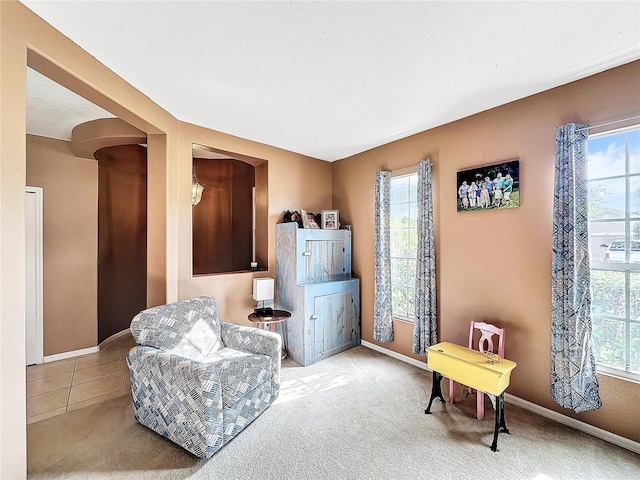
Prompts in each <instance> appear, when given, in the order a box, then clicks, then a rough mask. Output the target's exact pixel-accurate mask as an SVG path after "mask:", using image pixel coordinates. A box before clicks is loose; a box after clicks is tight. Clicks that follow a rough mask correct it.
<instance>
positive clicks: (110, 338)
mask: <svg viewBox="0 0 640 480" xmlns="http://www.w3.org/2000/svg"><path fill="white" fill-rule="evenodd" d="M128 333H131V330H129V329H128V328H125V329H124V330H122V331H121V332H118V333H114V334H113V335H111V336H110V337H109V338H107V339H105V340H103V341H102V342H100V345H98V347H99V348H100V350H102V348H103V347H104V346H105V345H106V344H107V343H109V342H112V341H113V340H115V339H116V338H120V337H123V336H124V335H127V334H128Z"/></svg>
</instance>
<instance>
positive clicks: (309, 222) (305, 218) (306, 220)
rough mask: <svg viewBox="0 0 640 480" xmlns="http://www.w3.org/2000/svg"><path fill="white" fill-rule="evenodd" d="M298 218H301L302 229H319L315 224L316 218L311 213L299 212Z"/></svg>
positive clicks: (316, 223)
mask: <svg viewBox="0 0 640 480" xmlns="http://www.w3.org/2000/svg"><path fill="white" fill-rule="evenodd" d="M300 216H301V217H302V226H303V227H304V228H320V227H319V226H318V222H316V216H315V215H314V214H313V213H310V212H307V211H306V210H300Z"/></svg>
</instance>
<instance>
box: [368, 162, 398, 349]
mask: <svg viewBox="0 0 640 480" xmlns="http://www.w3.org/2000/svg"><path fill="white" fill-rule="evenodd" d="M374 212H375V234H374V237H375V247H374V256H375V271H374V276H375V279H374V298H373V338H374V340H376V341H378V342H385V343H386V342H392V341H393V320H392V305H391V172H387V171H380V172H376V185H375V208H374Z"/></svg>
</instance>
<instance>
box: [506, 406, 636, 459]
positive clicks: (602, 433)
mask: <svg viewBox="0 0 640 480" xmlns="http://www.w3.org/2000/svg"><path fill="white" fill-rule="evenodd" d="M504 399H505V401H506V402H508V403H511V404H513V405H516V406H518V407H520V408H524V409H525V410H529V411H530V412H533V413H537V414H538V415H540V416H541V417H545V418H548V419H550V420H554V421H556V422H558V423H562V424H563V425H567V426H568V427H571V428H575V429H576V430H579V431H581V432H584V433H587V434H589V435H592V436H594V437H597V438H599V439H601V440H604V441H605V442H609V443H613V444H614V445H617V446H619V447H622V448H626V449H627V450H631V451H632V452H634V453H638V454H640V443H638V442H634V441H633V440H631V439H629V438H626V437H622V436H620V435H616V434H615V433H611V432H608V431H606V430H603V429H602V428H598V427H594V426H593V425H589V424H588V423H584V422H581V421H580V420H576V419H575V418H572V417H567V416H566V415H563V414H561V413H558V412H555V411H553V410H550V409H548V408H545V407H541V406H540V405H538V404H536V403H532V402H529V401H527V400H523V399H522V398H520V397H516V396H515V395H511V394H510V393H505V394H504Z"/></svg>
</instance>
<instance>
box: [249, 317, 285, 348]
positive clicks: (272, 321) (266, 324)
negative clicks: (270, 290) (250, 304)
mask: <svg viewBox="0 0 640 480" xmlns="http://www.w3.org/2000/svg"><path fill="white" fill-rule="evenodd" d="M289 317H291V312H287V311H286V310H274V311H273V314H272V315H265V314H262V313H255V312H254V313H251V314H249V317H248V318H249V320H250V321H251V322H252V323H255V324H256V328H262V329H264V330H273V328H272V327H271V326H272V325H277V324H278V323H280V324H282V325H281V326H282V358H283V359H284V358H287V326H286V325H285V322H286V321H287V319H288V318H289Z"/></svg>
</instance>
